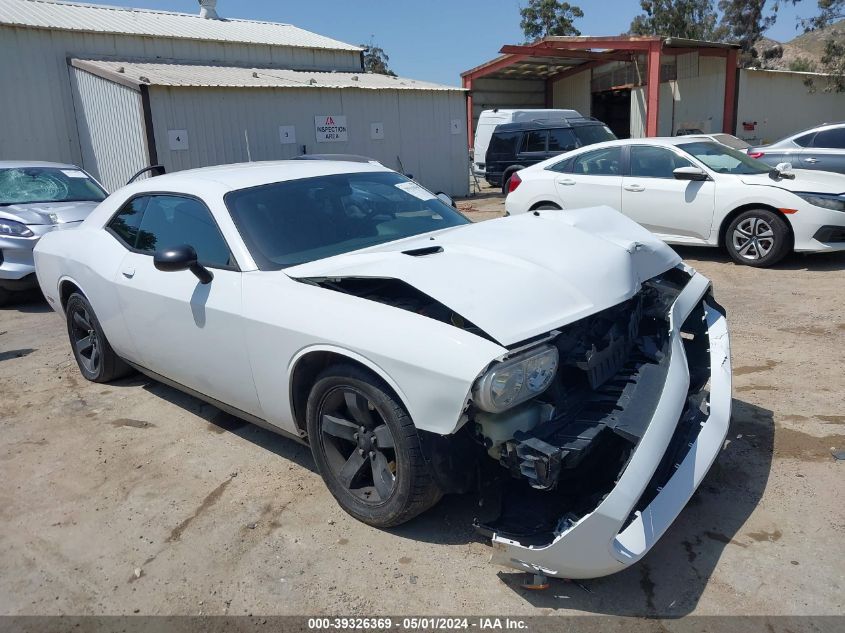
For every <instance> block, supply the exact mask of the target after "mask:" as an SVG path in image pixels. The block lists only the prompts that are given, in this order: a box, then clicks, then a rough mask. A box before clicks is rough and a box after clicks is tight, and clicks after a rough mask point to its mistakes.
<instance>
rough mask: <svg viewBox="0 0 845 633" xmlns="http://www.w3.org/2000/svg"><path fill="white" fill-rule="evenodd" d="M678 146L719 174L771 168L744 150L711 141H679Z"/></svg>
mask: <svg viewBox="0 0 845 633" xmlns="http://www.w3.org/2000/svg"><path fill="white" fill-rule="evenodd" d="M678 148H680V149H682V150H683V151H685V152H686V153H687V154H690V155H692V156H695V157H696V158H697V159H698V160H700V161H701V162H702V163H704V164H705V165H707V166H708V167H709V168H710V169H712V170H713V171H715V172H718V173H720V174H738V175H750V174H767V173H769V172H770V171H772V168H771V167H770V166H769V165H767V164H766V163H764V162H761V161H759V160H757V159H756V158H751V157H750V156H749V155H748V154H746V153H745V152H740V151H738V150H735V149H731V148H730V147H725V146H724V145H720V144H719V143H713V142H712V141H697V142H694V143H679V144H678Z"/></svg>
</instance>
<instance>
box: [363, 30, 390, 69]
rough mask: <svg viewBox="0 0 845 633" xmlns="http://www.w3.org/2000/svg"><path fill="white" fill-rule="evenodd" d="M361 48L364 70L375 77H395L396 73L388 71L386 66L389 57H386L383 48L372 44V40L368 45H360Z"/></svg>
mask: <svg viewBox="0 0 845 633" xmlns="http://www.w3.org/2000/svg"><path fill="white" fill-rule="evenodd" d="M361 48H363V49H364V70H366V71H367V72H368V73H376V74H377V75H389V76H391V77H395V76H396V73H395V72H393V71H392V70H390V68H389V67H388V65H387V63H388V62H389V61H390V57H388V56H387V53H385V52H384V49H383V48H381V47H380V46H376V45H375V44H373V40H372V39H371V40H370V43H369V44H361Z"/></svg>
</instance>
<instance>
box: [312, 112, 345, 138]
mask: <svg viewBox="0 0 845 633" xmlns="http://www.w3.org/2000/svg"><path fill="white" fill-rule="evenodd" d="M314 127H315V128H316V131H317V142H318V143H339V142H343V141H348V140H349V138H348V134H347V129H346V116H345V115H342V114H324V115H321V116H315V117H314Z"/></svg>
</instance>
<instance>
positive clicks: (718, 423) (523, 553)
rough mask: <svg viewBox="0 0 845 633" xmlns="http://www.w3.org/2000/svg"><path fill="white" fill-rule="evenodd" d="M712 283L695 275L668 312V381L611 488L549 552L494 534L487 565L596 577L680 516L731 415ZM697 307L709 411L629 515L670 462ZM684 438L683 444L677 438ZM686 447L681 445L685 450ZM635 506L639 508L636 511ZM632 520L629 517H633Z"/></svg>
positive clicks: (723, 325) (725, 340) (627, 560)
mask: <svg viewBox="0 0 845 633" xmlns="http://www.w3.org/2000/svg"><path fill="white" fill-rule="evenodd" d="M709 287H710V282H709V281H708V280H707V278H705V277H704V276H702V275H700V274H698V273H695V274H694V275H693V277H692V278H691V279H690V281H689V283H688V284H687V285H686V287H684V289H683V290H682V291H681V293H680V294H679V295H678V297H677V299H676V300H675V302H674V304H673V305H672V308H671V310H670V337H669V338H670V346H671V359H670V363H669V369H668V373H667V376H666V382H665V384H664V386H663V390H662V392H661V395H660V400H659V402H658V404H657V407H656V409H655V411H654V414H653V415H652V417H651V421H650V423H649V425H648V428H647V429H646V431H645V433H644V434H643V436H642V439H641V440H640V442H639V444H638V445H637V447H636V449H635V451H634V453H633V455H632V456H631V460H630V462H629V463H628V465H627V467H626V468H625V470H624V472H623V473H622V476H621V477H620V478H619V481H618V483H617V484H616V486H615V487H614V488H613V489H612V490H611V491H610V493H609V494H608V495H607V496H606V497H605V498H604V500H603V501H602V502H601V503H600V504H599V505H598V507H596V509H595V510H593V511H592V512H590V513H589V514H586V515H585V516H583V517H582V518H581V519H580V520H579V521H578V522H577V523H575V524H574V525H572V526H571V527H569V528H567V529H565V530H564V531H563V532H561V533H560V534H558V535H557V536H556V537H555V539H554V540H553V541H552V542H551V543H550V544H548V545H544V546H524V545H522V544H520V543H519V542H518V541H515V540H510V539H508V538H505V537H503V536H500V535H499V534H494V535H493V538H492V541H493V548H494V552H493V558H492V561H491V562H493V563H496V564H499V565H504V566H506V567H512V568H514V569H519V570H523V571H528V572H532V573H536V574H543V575H546V576H555V577H561V578H596V577H599V576H606V575H608V574H612V573H615V572H618V571H621V570H622V569H624V568H625V567H627V566H629V565H631V564H633V563H635V562H637V561H638V560H640V559H641V558H642V557H643V556H644V555H645V554H646V553H647V552H648V551H649V550H650V549H651V548H652V546H653V545H654V544H655V543H656V542H657V540H658V539H659V538H660V537H661V536H662V535H663V533H664V532H665V531H666V529H667V528H668V527H669V525H671V523H672V521H674V520H675V518H676V517H677V516H678V514H680V512H681V510H682V509H683V508H684V506H685V505H686V503H687V501H689V499H690V497H691V496H692V494H693V493H694V492H695V490H696V488H698V486H699V484H700V483H701V480H702V479H703V478H704V475H705V474H707V471H708V470H709V469H710V466H711V465H712V464H713V461H714V460H715V458H716V456H717V455H718V453H719V451H720V450H721V448H722V446H723V443H724V440H725V436H726V435H727V431H728V424H729V421H730V416H731V364H730V342H729V337H728V330H727V322H726V319H725V315H724V313H723V312H722V311H721V309H720V308H719V307H718V305H716V304H715V302H713V301H712V300H709V301H708V297H707V296H706V295H707V291H708V289H709ZM700 303H702V304H703V308H704V310H703V313H704V320H705V322H706V331H707V335H708V337H709V354H710V380H709V383H710V397H709V410H708V411H707V412H706V417H703V416H702V417H703V422H700V428H699V429H696V430H697V434H693V435H694V439H692V440H691V442H690V440H689V439H687V440H685V441H686V442H687V443H688V446H689V450H688V451H686V455H685V456H684V457H683V459H682V460H681V461H680V463H679V464H674V463H673V464H670V465H669V466H670V468H673V469H674V473H673V474H671V476H669V477H668V479H667V480H666V481H665V483H663V484H662V486H661V487H660V488H659V492H658V493H657V494H656V496H654V497H653V498H652V499H651V500H650V501H649V502H648V504H647V505H646V506H645V507H644V508H643V509H642V510H641V511H638V510H635V508H636V507H637V506H638V504H640V502H641V500H642V499H643V497H644V494H646V489H647V487H648V486H649V483H650V482H652V478H653V477H654V475H655V472H657V471H658V468H659V467H660V468H665V467H666V464H665V463H663V464H662V463H661V462H665V461H666V460H667V459H670V460H671V459H672V458H673V456H674V455H676V454H677V453H676V451H675V450H674V449H670V446H674V445H675V444H677V439H678V438H677V437H674V439H675V440H676V441H675V442H674V443H673V436H675V435H676V430H677V429H678V425H679V420H680V419H681V418H682V416H683V415H685V408H686V407H687V404H688V394H689V388H690V369H689V366H688V360H687V355H686V352H685V350H684V345H683V339H682V335H681V327H682V325H683V323H684V321H685V320H686V319H687V317H689V316H690V314H691V313H692V312H693V310H695V309H696V308H697V306H698V305H699V304H700ZM681 439H683V438H681ZM684 448H686V445H685V446H684ZM640 505H641V504H640ZM632 514H633V518H632Z"/></svg>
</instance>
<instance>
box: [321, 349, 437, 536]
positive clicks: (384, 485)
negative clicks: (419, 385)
mask: <svg viewBox="0 0 845 633" xmlns="http://www.w3.org/2000/svg"><path fill="white" fill-rule="evenodd" d="M306 419H307V427H308V429H307V430H308V438H309V443H310V444H311V452H312V454H313V455H314V461H315V462H317V468H318V469H319V471H320V474H321V475H322V477H323V480H324V481H325V482H326V486H327V487H328V489H329V492H331V493H332V496H334V498H335V499H336V500H337V502H338V504H340V507H341V508H343V510H344V511H346V512H347V513H348V514H350V515H352V516H353V517H355V518H356V519H358V520H359V521H363V522H364V523H367V524H368V525H372V526H375V527H380V528H386V527H393V526H396V525H400V524H401V523H405V522H406V521H408V520H410V519H412V518H414V517H415V516H417V515H418V514H420V513H422V512H425V511H426V510H428V509H429V508H431V507H432V506H433V505H435V504H436V503H437V502H438V501H439V500H440V498H441V497H442V496H443V493H442V492H441V490H440V489H439V488H438V486H437V484H436V483H435V482H434V480H433V479H432V477H431V473H430V472H429V469H428V465H427V464H426V461H425V458H424V457H423V454H422V450H421V448H420V440H419V436H418V435H417V429H416V427H415V426H414V423H413V421H412V420H411V418H410V416H409V415H408V413H407V411H405V408H404V407H403V406H402V404H401V403H400V402H399V401H398V400H397V398H396V396H394V395H393V392H392V391H391V390H390V388H389V387H387V385H386V384H384V382H383V381H381V380H380V379H379V378H378V377H377V376H375V375H374V374H372V373H370V372H369V371H367V370H365V369H363V368H360V367H357V366H355V365H352V364H340V365H333V366H331V367H328V368H327V369H326V370H324V371H323V372H322V373H321V374H320V375H319V376H318V377H317V380H316V382H315V383H314V387H313V388H312V389H311V393H310V395H309V396H308V404H307V408H306Z"/></svg>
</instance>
